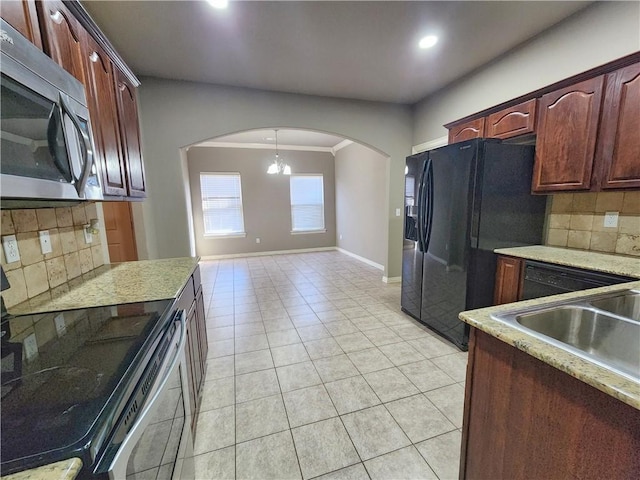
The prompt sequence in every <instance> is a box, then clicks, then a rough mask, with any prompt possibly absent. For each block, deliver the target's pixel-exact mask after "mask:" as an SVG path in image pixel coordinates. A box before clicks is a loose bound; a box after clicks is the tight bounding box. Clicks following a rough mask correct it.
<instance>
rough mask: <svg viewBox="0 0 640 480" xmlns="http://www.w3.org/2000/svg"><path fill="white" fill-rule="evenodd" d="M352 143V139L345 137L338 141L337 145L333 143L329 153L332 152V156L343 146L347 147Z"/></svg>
mask: <svg viewBox="0 0 640 480" xmlns="http://www.w3.org/2000/svg"><path fill="white" fill-rule="evenodd" d="M352 143H353V141H351V140H349V139H347V138H345V139H344V140H343V141H341V142H340V143H338V144H337V145H334V146H333V148H332V149H331V153H333V156H334V157H335V156H336V152H337V151H338V150H340V149H342V148H344V147H348V146H349V145H351V144H352Z"/></svg>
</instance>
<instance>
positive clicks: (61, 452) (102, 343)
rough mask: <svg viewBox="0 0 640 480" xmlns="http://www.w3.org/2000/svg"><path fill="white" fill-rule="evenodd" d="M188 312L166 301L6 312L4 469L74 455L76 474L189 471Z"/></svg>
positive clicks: (0, 467) (183, 474)
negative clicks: (17, 313) (78, 468)
mask: <svg viewBox="0 0 640 480" xmlns="http://www.w3.org/2000/svg"><path fill="white" fill-rule="evenodd" d="M184 317H185V314H184V311H182V310H180V311H176V310H175V309H174V306H173V300H164V301H157V302H144V303H134V304H126V305H113V306H107V307H96V308H90V309H82V310H71V311H65V312H52V313H47V314H37V315H24V316H17V317H9V318H8V319H4V320H3V323H2V344H1V352H2V353H1V356H2V381H1V395H2V403H1V408H2V418H1V426H2V433H1V435H2V445H1V457H2V463H1V464H0V474H2V475H7V474H10V473H14V472H17V471H22V470H25V469H29V468H34V467H38V466H42V465H46V464H49V463H53V462H57V461H60V460H64V459H67V458H72V457H77V458H80V459H81V460H82V463H83V467H82V470H81V472H80V474H79V477H78V478H125V477H128V476H129V475H133V474H137V475H142V476H144V478H172V477H173V478H193V440H192V438H191V429H190V425H191V412H190V406H189V402H188V401H186V400H185V399H186V398H188V395H186V394H185V392H186V391H187V387H186V385H187V379H186V368H185V361H186V360H185V339H186V331H185V318H184Z"/></svg>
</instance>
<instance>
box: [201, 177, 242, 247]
mask: <svg viewBox="0 0 640 480" xmlns="http://www.w3.org/2000/svg"><path fill="white" fill-rule="evenodd" d="M200 192H201V195H202V218H203V220H204V234H205V236H239V235H244V219H243V216H242V191H241V189H240V174H239V173H201V174H200Z"/></svg>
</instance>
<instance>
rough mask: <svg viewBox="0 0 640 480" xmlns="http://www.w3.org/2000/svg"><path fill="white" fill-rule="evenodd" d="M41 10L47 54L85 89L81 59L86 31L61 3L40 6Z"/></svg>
mask: <svg viewBox="0 0 640 480" xmlns="http://www.w3.org/2000/svg"><path fill="white" fill-rule="evenodd" d="M38 10H39V16H40V23H41V25H42V34H43V37H44V38H43V44H44V51H45V52H46V53H47V55H49V56H50V57H51V58H53V60H54V61H55V62H56V63H57V64H58V65H60V66H61V67H62V68H64V69H65V70H66V71H67V72H69V73H71V75H73V76H74V77H76V78H77V79H78V80H80V81H81V82H82V83H83V84H84V85H86V81H85V70H84V62H83V57H82V45H83V43H84V42H85V39H86V38H87V37H88V35H87V32H86V30H85V29H84V28H83V27H82V25H80V22H78V20H77V19H76V18H75V17H74V16H73V15H72V14H71V12H70V11H69V9H68V8H67V7H66V6H65V5H64V3H62V2H61V1H58V0H44V1H42V2H38Z"/></svg>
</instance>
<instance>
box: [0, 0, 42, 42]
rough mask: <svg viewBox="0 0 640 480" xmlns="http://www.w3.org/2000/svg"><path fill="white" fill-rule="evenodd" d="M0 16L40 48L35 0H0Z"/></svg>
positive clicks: (40, 39) (40, 40)
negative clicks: (2, 0) (0, 0)
mask: <svg viewBox="0 0 640 480" xmlns="http://www.w3.org/2000/svg"><path fill="white" fill-rule="evenodd" d="M0 17H2V19H3V20H4V21H5V22H7V23H8V24H9V25H11V26H12V27H13V28H15V29H16V30H17V31H18V32H20V33H21V34H22V35H23V36H24V37H26V38H27V39H28V40H29V41H30V42H31V43H33V44H34V45H35V46H36V47H38V48H40V49H41V48H42V38H41V37H40V26H39V25H38V14H37V11H36V2H35V0H22V1H15V0H14V1H11V2H9V1H4V2H0Z"/></svg>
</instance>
